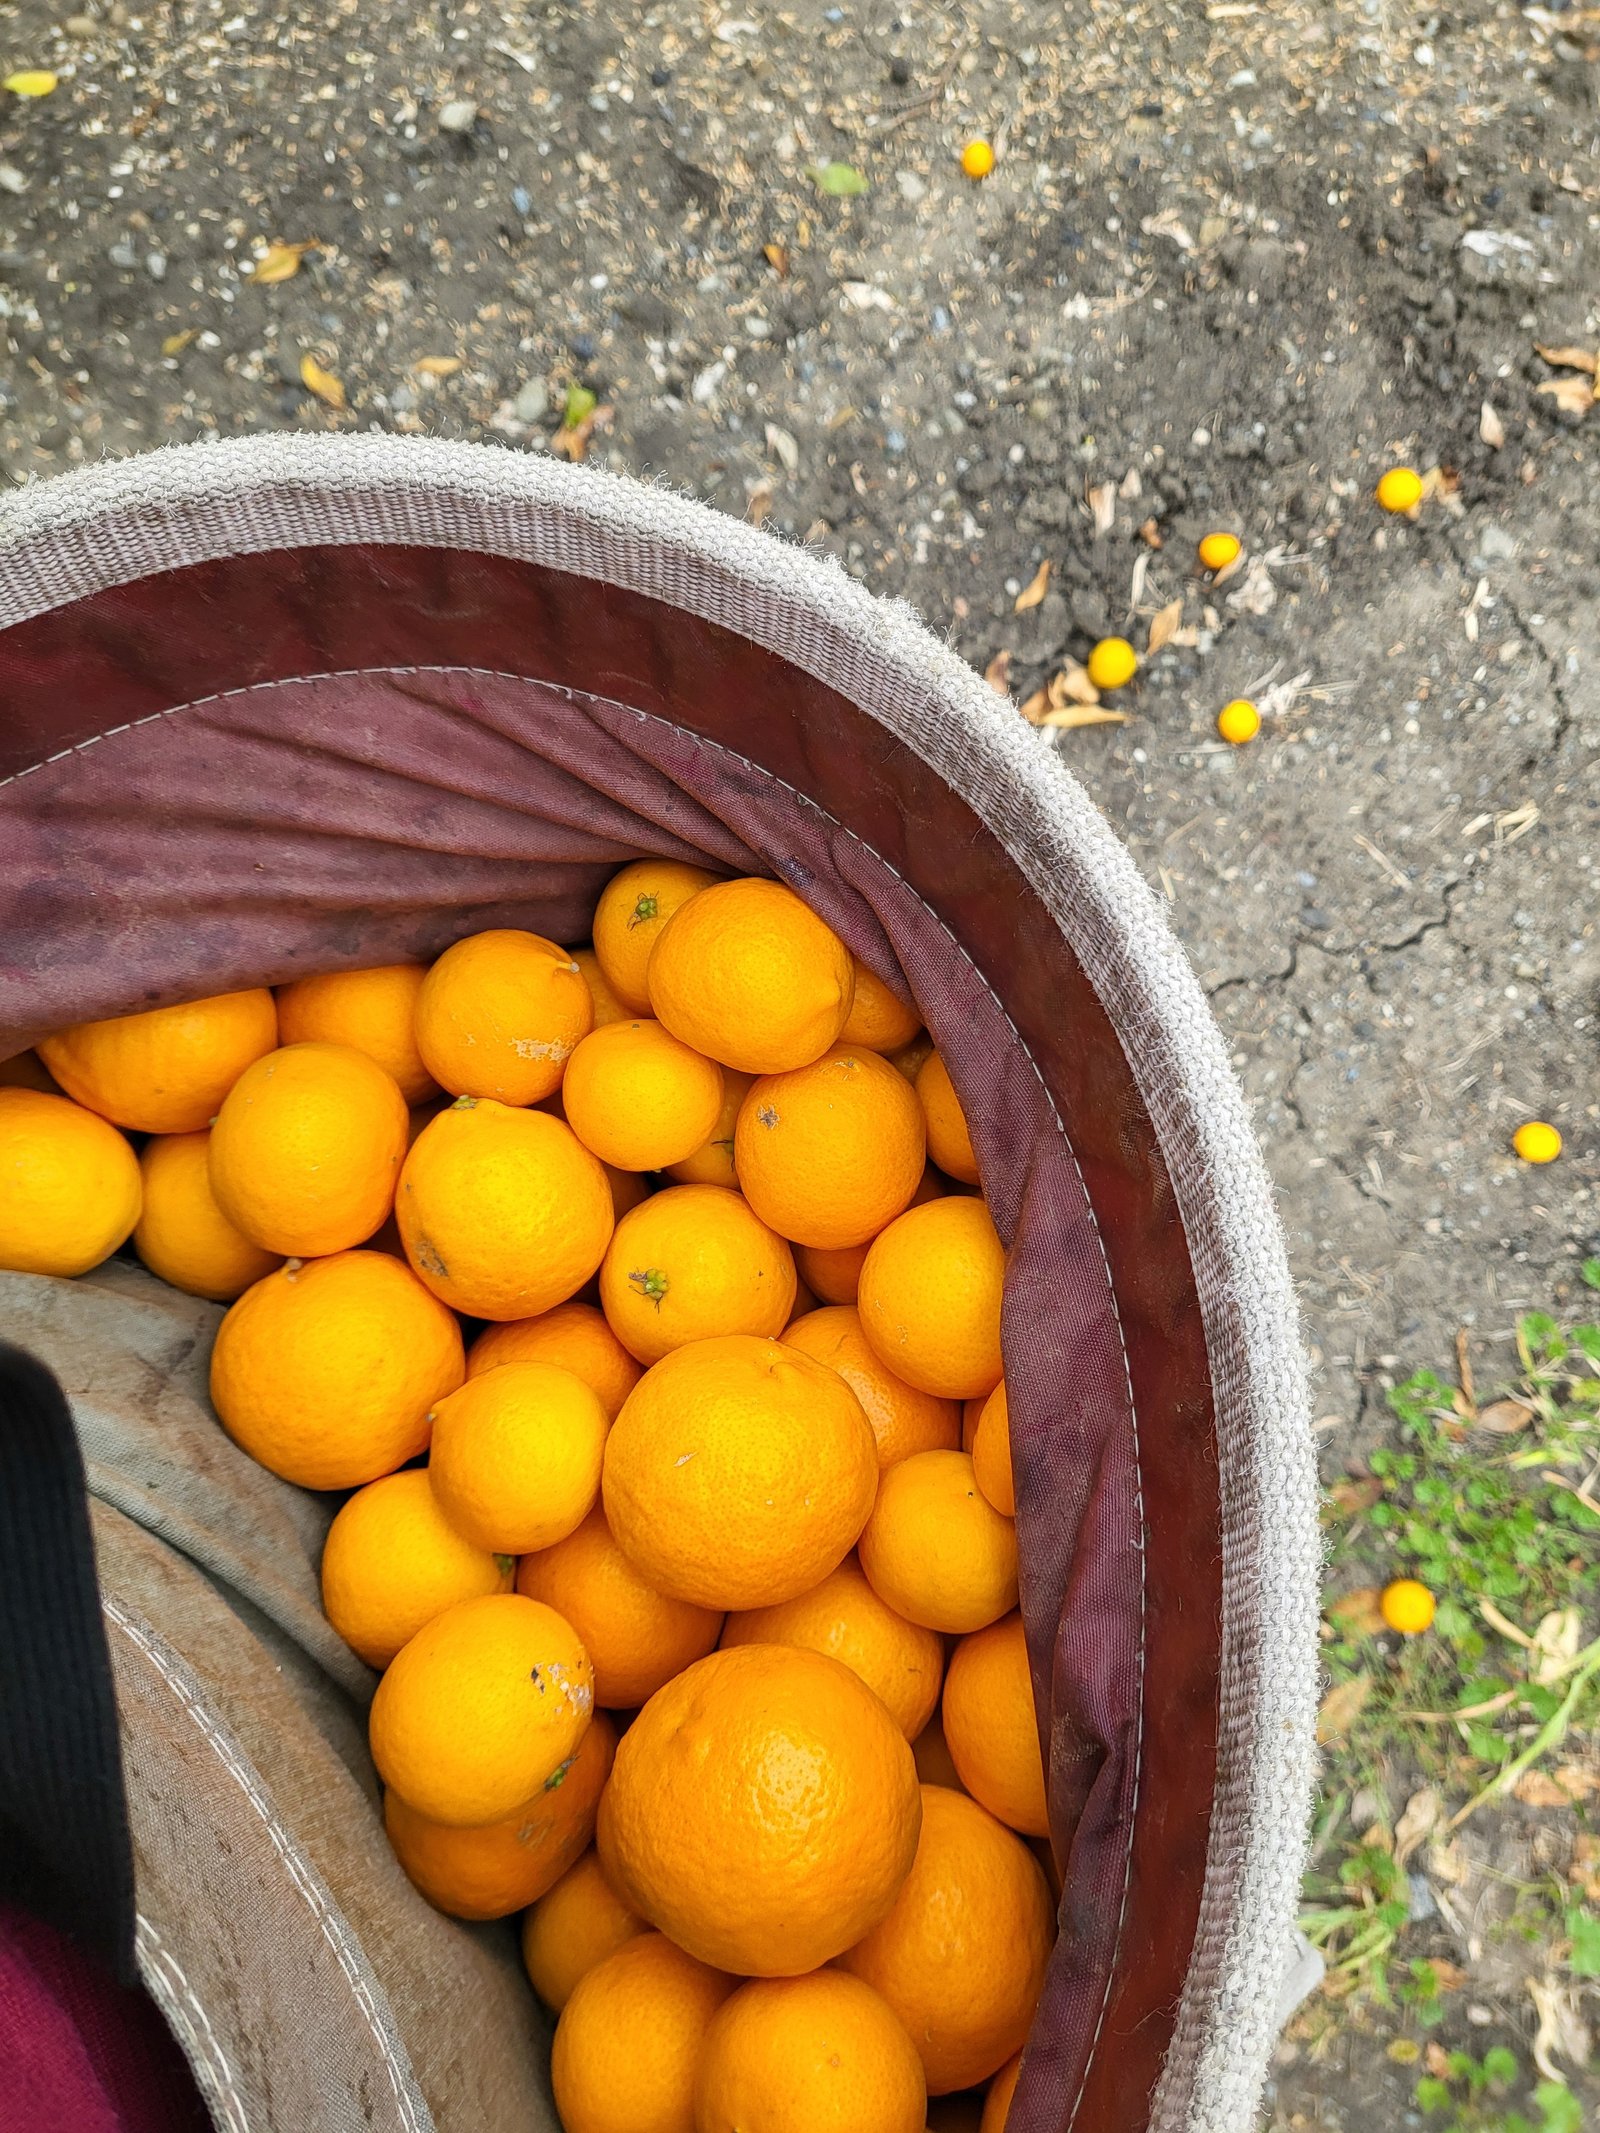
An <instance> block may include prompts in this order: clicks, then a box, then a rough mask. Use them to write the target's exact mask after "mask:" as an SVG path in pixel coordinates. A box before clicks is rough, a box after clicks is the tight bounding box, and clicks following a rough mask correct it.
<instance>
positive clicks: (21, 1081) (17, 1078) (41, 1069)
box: [0, 1052, 61, 1096]
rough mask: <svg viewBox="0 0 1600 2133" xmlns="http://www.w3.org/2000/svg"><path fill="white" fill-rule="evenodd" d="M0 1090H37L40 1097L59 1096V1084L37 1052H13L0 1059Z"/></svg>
mask: <svg viewBox="0 0 1600 2133" xmlns="http://www.w3.org/2000/svg"><path fill="white" fill-rule="evenodd" d="M0 1089H37V1090H38V1092H39V1094H40V1095H41V1096H59V1095H60V1094H61V1084H60V1082H59V1081H57V1080H56V1077H55V1076H54V1074H52V1073H51V1071H50V1069H49V1068H48V1067H47V1066H46V1065H45V1063H44V1061H43V1060H42V1059H41V1058H40V1057H39V1054H38V1053H37V1052H13V1053H12V1055H11V1057H10V1058H9V1059H0Z"/></svg>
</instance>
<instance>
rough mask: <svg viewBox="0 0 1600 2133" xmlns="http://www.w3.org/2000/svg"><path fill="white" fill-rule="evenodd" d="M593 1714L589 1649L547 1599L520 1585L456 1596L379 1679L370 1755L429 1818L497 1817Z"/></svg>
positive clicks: (510, 1809)
mask: <svg viewBox="0 0 1600 2133" xmlns="http://www.w3.org/2000/svg"><path fill="white" fill-rule="evenodd" d="M593 1712H594V1669H593V1668H592V1667H591V1666H590V1664H589V1655H588V1653H587V1652H586V1651H585V1650H584V1648H583V1646H582V1644H581V1643H580V1642H579V1639H578V1636H577V1633H576V1632H575V1631H574V1629H573V1628H572V1625H571V1624H570V1623H569V1622H567V1621H566V1620H565V1619H564V1618H563V1617H562V1616H560V1615H558V1614H557V1613H556V1611H555V1609H554V1608H552V1607H544V1606H541V1605H540V1603H539V1602H538V1601H537V1600H529V1599H524V1597H523V1596H522V1594H521V1593H517V1592H500V1593H494V1594H491V1595H490V1597H489V1598H487V1599H482V1600H460V1601H458V1602H457V1603H456V1605H455V1606H454V1607H447V1608H446V1609H445V1611H444V1613H443V1614H441V1615H435V1616H434V1618H433V1620H432V1621H431V1622H429V1623H428V1624H427V1625H426V1626H425V1627H424V1628H422V1629H419V1630H418V1631H417V1634H416V1635H415V1636H414V1637H413V1638H412V1639H411V1641H410V1643H409V1644H407V1645H405V1646H403V1647H402V1649H401V1650H400V1652H399V1653H398V1654H397V1655H396V1657H395V1658H394V1659H393V1660H392V1661H391V1662H390V1666H389V1670H388V1672H387V1673H386V1674H385V1675H384V1677H383V1679H382V1680H381V1681H380V1682H379V1683H378V1693H377V1694H376V1696H374V1697H373V1699H372V1716H371V1722H370V1730H371V1743H372V1760H373V1761H374V1762H375V1763H376V1764H377V1766H378V1775H379V1776H380V1777H381V1778H382V1779H383V1782H384V1783H385V1784H386V1785H388V1786H389V1787H390V1788H391V1789H392V1790H393V1791H395V1792H397V1793H398V1794H399V1795H400V1797H401V1799H402V1800H404V1801H405V1803H406V1805H407V1806H408V1807H414V1808H415V1809H416V1811H417V1813H418V1814H420V1815H423V1816H425V1817H426V1818H427V1819H428V1820H429V1821H430V1822H448V1823H450V1824H451V1825H452V1826H453V1827H458V1828H459V1827H464V1826H468V1825H477V1824H481V1823H484V1822H498V1821H501V1820H502V1819H503V1818H504V1817H505V1816H507V1815H509V1814H513V1813H514V1812H515V1811H516V1809H517V1808H519V1807H521V1806H522V1805H523V1804H524V1803H525V1802H526V1801H528V1800H531V1799H532V1798H533V1797H534V1795H535V1794H536V1793H537V1792H539V1791H540V1790H541V1788H542V1787H543V1786H544V1785H545V1784H546V1783H547V1782H548V1781H549V1780H550V1779H551V1778H552V1777H554V1776H555V1774H556V1772H557V1771H558V1770H559V1769H560V1768H561V1766H562V1764H563V1763H565V1762H566V1761H567V1760H568V1759H569V1758H570V1757H571V1756H573V1755H575V1754H576V1753H577V1749H578V1744H579V1742H580V1741H581V1740H582V1739H583V1736H584V1733H585V1732H586V1731H587V1729H588V1726H589V1721H590V1718H591V1716H592V1715H593Z"/></svg>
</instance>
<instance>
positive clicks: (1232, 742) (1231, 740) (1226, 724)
mask: <svg viewBox="0 0 1600 2133" xmlns="http://www.w3.org/2000/svg"><path fill="white" fill-rule="evenodd" d="M1217 731H1218V732H1219V733H1220V734H1221V735H1222V738H1223V739H1224V740H1225V741H1226V742H1227V743H1228V746H1229V747H1230V748H1243V747H1244V746H1245V745H1246V743H1247V742H1250V741H1253V740H1254V739H1255V737H1256V735H1257V734H1258V733H1259V732H1260V731H1261V713H1260V712H1259V711H1258V710H1257V709H1256V707H1255V705H1254V704H1253V703H1251V701H1250V699H1249V697H1248V696H1236V697H1234V699H1233V701H1232V702H1231V703H1226V704H1224V705H1223V707H1222V709H1221V710H1220V711H1219V712H1218V713H1217Z"/></svg>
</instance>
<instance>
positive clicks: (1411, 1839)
mask: <svg viewBox="0 0 1600 2133" xmlns="http://www.w3.org/2000/svg"><path fill="white" fill-rule="evenodd" d="M1443 1814H1444V1799H1443V1796H1442V1794H1441V1793H1440V1791H1439V1789H1438V1787H1437V1786H1436V1785H1424V1786H1423V1788H1422V1790H1421V1791H1420V1792H1414V1793H1413V1794H1412V1795H1411V1797H1410V1799H1409V1800H1407V1802H1406V1804H1405V1812H1404V1813H1403V1814H1402V1815H1401V1817H1400V1819H1399V1821H1398V1822H1397V1823H1396V1824H1395V1826H1394V1863H1395V1865H1396V1866H1404V1865H1405V1863H1406V1861H1407V1860H1408V1859H1409V1858H1410V1857H1411V1855H1412V1853H1413V1852H1415V1851H1416V1850H1417V1849H1418V1847H1419V1846H1420V1845H1421V1843H1422V1841H1423V1839H1424V1838H1425V1837H1429V1836H1431V1835H1432V1834H1433V1832H1434V1831H1435V1830H1436V1829H1437V1828H1438V1826H1439V1822H1440V1818H1441V1817H1442V1816H1443Z"/></svg>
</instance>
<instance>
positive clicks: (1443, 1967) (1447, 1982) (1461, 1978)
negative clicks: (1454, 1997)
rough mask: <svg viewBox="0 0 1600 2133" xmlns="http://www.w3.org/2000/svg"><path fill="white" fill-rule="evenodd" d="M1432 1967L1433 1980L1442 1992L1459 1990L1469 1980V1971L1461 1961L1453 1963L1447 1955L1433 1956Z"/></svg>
mask: <svg viewBox="0 0 1600 2133" xmlns="http://www.w3.org/2000/svg"><path fill="white" fill-rule="evenodd" d="M1430 1968H1431V1969H1432V1971H1433V1981H1434V1983H1435V1984H1436V1985H1437V1986H1438V1988H1439V1990H1440V1991H1441V1992H1459V1991H1460V1990H1461V1988H1462V1986H1463V1985H1464V1984H1465V1983H1466V1982H1467V1977H1468V1973H1467V1971H1465V1970H1464V1969H1463V1968H1462V1966H1461V1965H1460V1963H1452V1962H1451V1961H1450V1960H1449V1959H1448V1957H1446V1956H1443V1955H1435V1956H1433V1957H1432V1958H1431V1960H1430Z"/></svg>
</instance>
